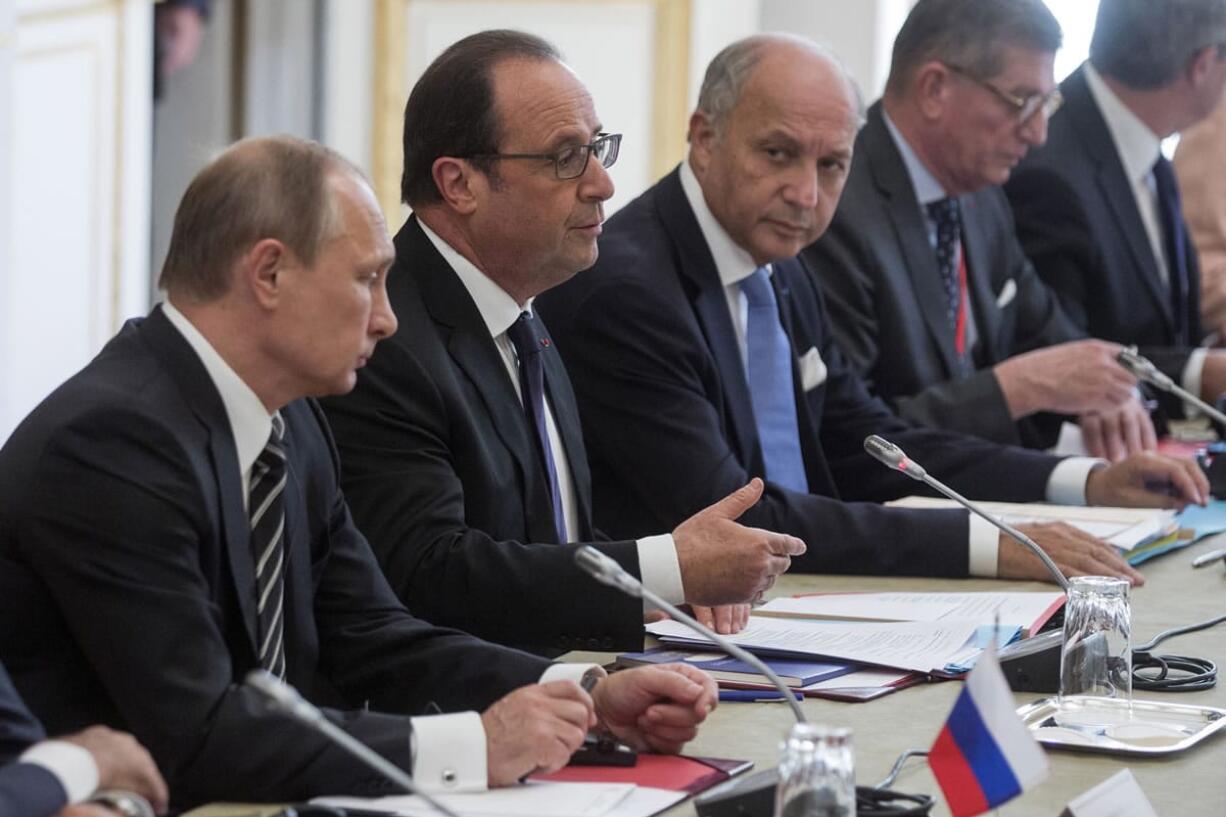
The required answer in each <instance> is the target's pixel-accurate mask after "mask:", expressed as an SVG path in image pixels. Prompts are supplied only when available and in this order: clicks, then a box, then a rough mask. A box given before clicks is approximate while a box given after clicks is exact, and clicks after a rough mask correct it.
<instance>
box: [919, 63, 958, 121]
mask: <svg viewBox="0 0 1226 817" xmlns="http://www.w3.org/2000/svg"><path fill="white" fill-rule="evenodd" d="M953 83H954V76H953V73H952V72H951V71H950V70H949V69H948V68H946V67H945V66H944V65H942V64H941V63H939V62H937V61H936V60H930V61H929V62H926V63H924V64H923V65H921V66H920V67H919V69H918V70H917V71H916V72H915V76H914V77H912V79H911V87H912V89H913V91H914V92H913V94H912V98H913V99H914V100H915V103H916V105H918V107H919V112H920V114H921V115H922V116H923V117H924V119H927V120H930V121H931V120H936V119H940V118H941V117H942V116H943V115H944V114H945V111H946V109H947V108H948V106H949V97H950V94H951V93H952V91H953Z"/></svg>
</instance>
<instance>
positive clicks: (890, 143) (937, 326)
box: [862, 103, 958, 376]
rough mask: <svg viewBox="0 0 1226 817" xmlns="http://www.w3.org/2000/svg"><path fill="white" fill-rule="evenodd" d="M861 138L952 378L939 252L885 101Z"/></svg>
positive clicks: (952, 360)
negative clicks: (888, 121)
mask: <svg viewBox="0 0 1226 817" xmlns="http://www.w3.org/2000/svg"><path fill="white" fill-rule="evenodd" d="M862 138H863V140H864V150H865V151H866V152H867V154H868V156H869V168H870V170H871V172H872V175H873V183H874V184H875V185H876V187H877V189H878V190H879V191H880V193H881V195H882V198H883V200H884V202H885V210H886V213H887V214H888V216H889V219H890V226H891V227H892V228H893V230H894V234H895V236H896V237H897V239H898V246H899V247H901V248H902V259H901V260H902V262H903V264H904V265H905V266H906V269H907V274H908V275H909V276H910V278H911V288H912V290H913V291H914V292H915V297H916V301H917V303H918V304H919V311H920V315H921V316H922V317H923V320H924V325H925V326H926V327H927V328H928V334H929V336H931V338H932V343H933V346H934V347H935V348H936V350H937V353H938V354H939V355H940V358H941V361H942V363H944V365H945V371H946V373H947V374H949V375H950V376H953V375H954V374H956V373H957V372H958V359H957V356H956V355H955V353H954V338H953V332H952V331H951V330H950V327H949V317H948V308H947V306H946V302H945V290H944V287H943V285H942V283H941V272H940V270H938V269H937V259H936V253H935V252H933V249H932V245H931V244H930V243H929V242H928V228H927V226H926V225H925V224H924V216H923V214H922V213H921V212H920V207H919V202H918V200H917V199H916V196H915V188H914V187H913V186H912V185H911V176H910V174H908V172H907V166H906V164H905V163H904V162H903V160H902V155H901V154H899V152H898V148H897V146H895V144H894V140H893V138H892V137H891V136H890V132H889V129H888V128H887V127H886V124H885V120H884V119H882V114H881V103H877V104H876V105H874V106H873V107H872V108H871V109H870V110H869V114H868V124H866V125H865V126H864V132H863V134H862Z"/></svg>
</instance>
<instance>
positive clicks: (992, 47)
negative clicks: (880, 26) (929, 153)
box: [886, 0, 1146, 94]
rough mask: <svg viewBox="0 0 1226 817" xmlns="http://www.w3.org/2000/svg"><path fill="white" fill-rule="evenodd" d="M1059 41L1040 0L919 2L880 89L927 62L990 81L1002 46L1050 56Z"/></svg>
mask: <svg viewBox="0 0 1226 817" xmlns="http://www.w3.org/2000/svg"><path fill="white" fill-rule="evenodd" d="M1141 1H1142V2H1146V0H1141ZM1062 40H1063V34H1062V32H1061V31H1060V23H1059V22H1057V21H1056V18H1055V16H1054V15H1052V13H1051V10H1050V9H1048V8H1047V6H1046V5H1044V4H1043V2H1042V0H919V2H918V3H916V4H915V8H913V9H911V13H910V14H909V15H907V20H906V22H904V23H903V26H902V29H901V30H900V31H899V32H898V37H897V38H895V40H894V53H893V56H892V58H891V60H890V77H889V79H888V80H887V81H886V90H887V91H889V92H890V93H893V94H898V93H901V92H903V91H904V90H905V88H906V85H907V84H908V83H909V82H910V81H911V80H912V79H913V78H914V76H915V73H916V71H918V70H919V68H920V67H921V66H922V65H924V64H925V63H927V62H930V61H932V60H939V61H940V62H943V63H946V64H948V65H956V66H958V67H959V68H961V69H962V70H964V71H966V72H967V73H969V74H970V75H971V76H973V77H978V78H980V79H991V78H992V77H994V76H996V75H998V74H999V73H1000V72H1001V71H1003V70H1004V68H1005V64H1004V54H1003V53H1002V49H1003V47H1004V46H1008V45H1013V46H1021V47H1023V48H1028V49H1031V50H1034V51H1040V52H1043V53H1046V54H1054V53H1056V51H1058V50H1059V49H1060V44H1061V41H1062Z"/></svg>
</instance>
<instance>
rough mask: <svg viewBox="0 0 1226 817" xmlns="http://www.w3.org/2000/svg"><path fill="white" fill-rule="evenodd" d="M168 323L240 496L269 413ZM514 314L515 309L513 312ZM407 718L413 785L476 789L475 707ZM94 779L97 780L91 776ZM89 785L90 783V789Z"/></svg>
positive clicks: (179, 321)
mask: <svg viewBox="0 0 1226 817" xmlns="http://www.w3.org/2000/svg"><path fill="white" fill-rule="evenodd" d="M162 311H163V312H164V313H165V315H166V317H167V319H168V320H169V321H170V323H171V324H172V325H173V326H174V327H175V328H176V329H178V330H179V333H180V334H181V335H183V337H184V339H185V340H186V341H187V342H188V344H189V345H190V346H191V347H192V349H193V350H194V351H195V352H196V355H197V356H198V357H199V358H200V362H201V363H203V364H204V368H205V370H206V371H207V372H208V374H209V379H210V380H212V381H213V385H214V386H215V387H216V388H217V392H218V394H219V395H221V402H222V405H224V406H225V409H226V416H227V417H228V418H229V420H230V429H231V431H232V433H233V435H234V447H235V451H236V453H237V455H238V465H239V469H240V471H241V473H242V479H243V497H244V502H245V501H246V494H247V488H248V485H249V484H250V481H251V467H252V466H253V465H254V464H255V460H256V457H258V456H259V454H260V452H261V451H262V450H263V449H264V445H265V444H266V443H267V442H268V436H269V434H271V433H272V415H271V414H269V413H268V411H267V409H265V408H264V404H263V403H261V402H260V399H259V398H258V397H257V396H256V394H255V392H254V391H252V390H251V387H250V386H248V385H247V384H246V382H244V381H243V379H242V378H241V377H239V376H238V374H237V373H236V372H235V371H234V370H233V369H232V368H230V365H229V364H228V363H226V361H225V360H224V359H223V358H222V357H221V355H220V354H218V352H217V350H216V349H214V348H213V346H212V344H210V343H209V341H208V340H207V339H206V338H205V337H204V335H202V334H200V331H199V330H198V329H196V327H195V326H194V325H192V322H191V321H189V320H188V319H187V317H186V316H185V315H184V314H183V313H182V312H180V311H179V310H178V309H176V308H175V306H174V304H172V303H171V302H170V301H169V300H167V301H165V302H164V303H163V305H162ZM516 314H517V315H518V313H516ZM594 666H595V665H594V664H554V665H553V666H551V667H549V668H548V669H547V670H545V673H544V674H543V675H542V676H541V681H542V682H545V681H554V680H560V679H567V678H568V679H571V680H574V681H576V682H578V681H579V680H580V679H581V678H582V677H583V674H584V673H585V672H587V671H588V670H589V669H592V668H593V667H594ZM410 720H411V721H412V724H413V731H412V749H413V768H412V770H411V774H412V775H413V779H414V781H416V783H417V785H418V786H420V787H421V788H422V789H424V790H426V791H481V790H482V789H484V788H485V787H486V785H487V783H488V780H489V773H488V770H487V769H486V762H485V761H486V744H485V727H484V726H483V725H482V723H481V716H480V715H478V714H477V713H476V712H454V713H449V714H446V715H426V716H423V717H415V718H410ZM94 785H95V786H96V785H97V782H96V781H95V783H94ZM91 791H92V789H91Z"/></svg>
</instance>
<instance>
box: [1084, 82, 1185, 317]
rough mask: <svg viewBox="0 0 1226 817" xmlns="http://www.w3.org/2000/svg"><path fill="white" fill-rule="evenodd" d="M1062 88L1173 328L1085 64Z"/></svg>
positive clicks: (1097, 174)
mask: <svg viewBox="0 0 1226 817" xmlns="http://www.w3.org/2000/svg"><path fill="white" fill-rule="evenodd" d="M1060 87H1061V91H1062V92H1063V93H1064V95H1065V97H1066V98H1067V99H1068V100H1069V103H1070V104H1068V105H1066V106H1065V107H1066V108H1067V109H1068V111H1069V116H1071V117H1073V118H1074V119H1075V120H1076V122H1077V127H1076V131H1077V133H1078V134H1080V136H1081V139H1082V142H1083V147H1084V151H1083V152H1084V154H1085V155H1086V156H1087V157H1088V158H1089V160H1090V161H1091V162H1093V163H1094V166H1095V170H1094V179H1095V181H1096V182H1097V183H1098V187H1099V189H1100V190H1101V192H1102V196H1103V198H1104V199H1105V200H1106V201H1107V206H1108V207H1109V208H1110V210H1111V214H1112V215H1113V216H1114V217H1115V224H1116V227H1117V228H1118V230H1119V233H1120V236H1121V238H1122V239H1123V243H1124V244H1126V245H1127V246H1128V251H1129V252H1130V253H1131V254H1132V257H1133V261H1135V262H1136V264H1137V269H1139V270H1140V273H1141V276H1140V277H1141V279H1142V280H1143V281H1144V282H1145V286H1146V289H1148V290H1149V294H1150V296H1151V297H1152V298H1153V299H1154V302H1155V304H1156V305H1157V306H1158V309H1159V310H1160V311H1161V313H1162V317H1163V320H1165V321H1166V324H1167V329H1168V330H1169V331H1174V327H1175V323H1174V320H1173V318H1172V316H1171V301H1170V297H1169V292H1168V291H1167V287H1166V285H1165V284H1164V283H1163V282H1162V277H1161V274H1160V273H1159V271H1158V262H1157V260H1156V259H1155V258H1154V250H1153V247H1151V246H1150V243H1149V234H1148V233H1147V232H1146V231H1145V224H1144V223H1143V222H1142V221H1141V214H1140V213H1139V212H1138V211H1137V204H1136V195H1135V194H1134V193H1133V190H1132V183H1131V182H1130V181H1129V180H1128V176H1127V174H1126V173H1125V172H1124V165H1123V163H1122V162H1121V161H1120V155H1119V151H1117V150H1116V149H1115V142H1114V140H1113V139H1112V138H1111V131H1110V130H1109V129H1108V128H1107V121H1106V120H1105V119H1104V118H1103V115H1102V112H1101V111H1100V110H1099V109H1098V103H1097V102H1095V101H1094V96H1093V94H1091V93H1090V86H1089V83H1088V82H1087V81H1086V78H1085V67H1084V66H1083V67H1082V68H1079V69H1077V71H1076V72H1074V73H1073V75H1072V76H1070V77H1069V78H1068V79H1066V80H1065V81H1064V82H1063V83H1062V84H1061V86H1060Z"/></svg>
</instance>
